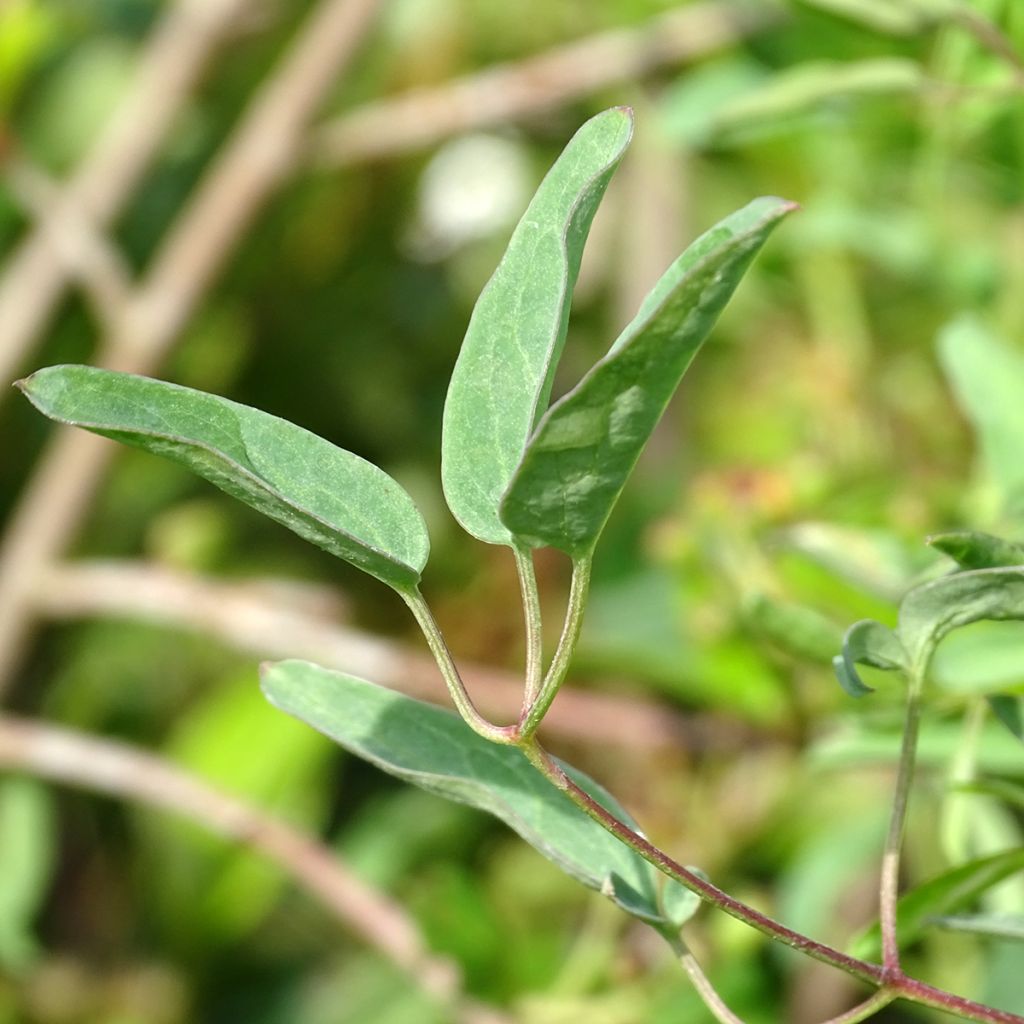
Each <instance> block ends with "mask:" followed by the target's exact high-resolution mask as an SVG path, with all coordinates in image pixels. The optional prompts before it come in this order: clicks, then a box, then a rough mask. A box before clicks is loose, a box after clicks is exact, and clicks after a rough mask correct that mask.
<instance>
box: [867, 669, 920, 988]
mask: <svg viewBox="0 0 1024 1024" xmlns="http://www.w3.org/2000/svg"><path fill="white" fill-rule="evenodd" d="M922 676H923V674H922V673H921V672H915V673H914V674H913V675H912V676H911V677H910V685H909V687H908V693H907V711H906V716H905V719H904V724H903V746H902V749H901V750H900V761H899V767H898V768H897V770H896V792H895V793H894V795H893V800H892V816H891V817H890V819H889V834H888V835H887V836H886V840H885V851H884V853H883V854H882V877H881V882H880V883H879V887H878V903H879V907H878V910H879V922H880V925H881V930H882V964H883V965H884V967H885V969H886V971H889V972H898V971H899V969H900V948H899V938H898V936H897V934H896V903H897V900H898V897H899V886H900V851H901V850H902V848H903V834H904V832H905V831H906V825H907V803H908V800H909V797H910V786H911V783H912V781H913V778H914V762H915V761H916V759H917V737H918V733H919V731H920V725H921V680H922Z"/></svg>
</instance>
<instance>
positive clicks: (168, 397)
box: [18, 366, 430, 590]
mask: <svg viewBox="0 0 1024 1024" xmlns="http://www.w3.org/2000/svg"><path fill="white" fill-rule="evenodd" d="M18 387H20V388H21V390H22V391H24V392H25V394H26V396H27V397H28V399H29V401H31V402H32V404H33V405H35V407H36V408H37V409H39V410H40V412H42V413H44V414H45V415H46V416H49V417H50V418H51V419H54V420H58V421H59V422H61V423H70V424H72V425H74V426H77V427H84V428H85V429H86V430H91V431H92V432H93V433H96V434H102V435H103V436H104V437H112V438H114V439H115V440H117V441H123V442H125V443H126V444H130V445H134V446H135V447H138V448H145V449H146V450H147V451H151V452H155V453H156V454H158V455H163V456H165V457H166V458H169V459H171V460H172V461H173V462H178V463H180V464H181V465H183V466H187V467H188V468H189V469H191V470H192V471H193V472H195V473H198V474H199V476H202V477H205V478H206V479H207V480H209V481H210V482H211V483H213V484H216V486H217V487H219V488H220V489H221V490H222V491H226V492H227V493H228V494H230V495H231V496H232V497H235V498H238V499H239V500H241V501H244V502H245V503H246V504H247V505H251V506H252V507H253V508H255V509H257V510H258V511H260V512H262V513H263V514H264V515H266V516H269V517H270V518H271V519H274V520H276V521H277V522H279V523H281V524H283V525H284V526H287V527H288V528H289V529H290V530H293V531H294V532H295V533H297V534H298V535H299V536H300V537H303V538H304V539H305V540H308V541H311V542H312V543H313V544H316V545H318V546H319V547H322V548H324V549H325V550H326V551H329V552H330V553H331V554H332V555H337V556H338V557H339V558H343V559H345V560H346V561H348V562H351V563H352V564H353V565H356V566H358V567H359V568H360V569H363V570H364V571H365V572H368V573H370V574H371V575H372V576H376V577H377V579H379V580H382V581H383V582H384V583H387V584H389V585H390V586H392V587H395V588H396V589H398V590H410V589H413V588H415V586H416V584H417V583H418V582H419V578H420V573H421V572H422V570H423V566H424V565H425V564H426V561H427V554H428V553H429V550H430V540H429V538H428V536H427V528H426V526H425V525H424V523H423V519H422V517H421V516H420V514H419V512H418V511H417V509H416V506H415V505H414V504H413V502H412V499H411V498H410V497H409V495H408V494H406V492H405V491H404V490H403V489H402V488H401V487H400V486H399V485H398V484H397V483H396V482H395V481H394V480H392V479H391V477H389V476H388V475H387V474H386V473H385V472H384V471H383V470H381V469H378V468H377V467H376V466H374V465H371V464H370V463H369V462H366V461H365V460H364V459H361V458H359V456H357V455H353V454H352V453H351V452H347V451H344V450H342V449H341V448H336V447H335V446H334V445H332V444H331V443H330V442H328V441H325V440H324V439H323V438H321V437H317V435H316V434H311V433H310V432H309V431H308V430H303V429H302V427H298V426H296V425H295V424H294V423H289V422H288V421H287V420H282V419H278V418H277V417H276V416H271V415H269V414H268V413H265V412H260V411H259V410H258V409H250V408H248V407H247V406H244V405H239V404H238V403H237V402H229V401H228V400H227V399H224V398H217V397H216V396H215V395H208V394H205V393H204V392H202V391H193V390H192V389H191V388H183V387H179V386H178V385H176V384H167V383H165V382H164V381H158V380H151V379H150V378H148V377H137V376H135V375H133V374H128V373H114V372H112V371H110V370H98V369H95V368H93V367H90V366H51V367H49V368H48V369H45V370H40V371H38V372H37V373H34V374H32V376H31V377H29V378H27V379H26V380H23V381H19V382H18Z"/></svg>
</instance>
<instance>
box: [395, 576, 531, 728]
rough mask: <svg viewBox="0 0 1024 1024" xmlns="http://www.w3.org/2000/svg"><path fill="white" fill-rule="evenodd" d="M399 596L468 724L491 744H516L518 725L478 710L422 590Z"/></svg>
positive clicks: (407, 591)
mask: <svg viewBox="0 0 1024 1024" xmlns="http://www.w3.org/2000/svg"><path fill="white" fill-rule="evenodd" d="M399 593H400V594H401V595H402V599H403V600H404V601H405V603H406V604H407V605H408V606H409V610H410V611H411V612H412V614H413V616H414V617H415V619H416V622H417V623H418V624H419V627H420V629H421V630H422V631H423V636H424V637H425V638H426V641H427V646H428V647H429V648H430V653H431V654H432V655H433V656H434V660H435V661H436V662H437V667H438V668H439V669H440V670H441V675H442V676H444V681H445V683H446V684H447V686H448V692H449V693H450V694H451V698H452V702H453V703H454V704H455V707H456V708H457V709H458V712H459V714H460V715H461V716H462V717H463V719H464V720H465V722H466V724H467V725H468V726H469V727H470V728H471V729H472V730H473V732H475V733H476V734H477V735H478V736H482V737H483V738H484V739H485V740H490V741H491V742H492V743H501V744H503V745H505V746H509V745H512V744H515V743H516V742H517V741H518V739H519V728H518V727H517V726H515V725H495V724H494V723H493V722H490V721H488V720H487V719H486V718H485V717H484V716H483V715H482V714H480V712H479V711H478V710H477V707H476V705H475V704H474V703H473V699H472V698H471V697H470V695H469V692H468V691H467V690H466V684H465V683H464V682H463V681H462V676H461V675H460V674H459V669H458V666H456V664H455V659H454V658H453V657H452V652H451V651H450V650H449V649H448V644H447V643H446V642H445V639H444V634H443V633H442V632H441V628H440V627H439V626H438V624H437V621H436V620H435V618H434V614H433V612H431V610H430V606H429V605H428V604H427V602H426V600H424V597H423V595H422V594H421V593H420V591H419V588H416V589H415V590H400V591H399Z"/></svg>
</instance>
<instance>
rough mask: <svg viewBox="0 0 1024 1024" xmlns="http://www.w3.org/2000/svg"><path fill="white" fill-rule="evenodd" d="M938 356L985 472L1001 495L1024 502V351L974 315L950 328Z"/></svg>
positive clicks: (940, 346)
mask: <svg viewBox="0 0 1024 1024" xmlns="http://www.w3.org/2000/svg"><path fill="white" fill-rule="evenodd" d="M938 346H939V356H940V358H941V360H942V366H943V368H944V370H945V371H946V376H947V377H948V378H949V380H950V383H951V384H952V386H953V391H954V393H955V394H956V397H957V401H958V402H959V403H960V406H961V407H962V408H963V410H964V412H965V414H966V415H967V417H968V419H970V421H971V423H972V424H973V426H974V429H975V431H976V433H977V435H978V440H979V443H980V445H981V455H982V461H983V463H984V467H985V470H986V475H987V476H988V478H989V479H990V481H991V482H992V483H993V484H995V486H996V487H997V488H998V490H999V492H1000V495H1001V497H1002V499H1003V500H1004V501H1005V502H1007V503H1009V504H1011V505H1015V504H1017V503H1019V502H1020V501H1021V500H1024V459H1021V457H1020V447H1021V438H1022V437H1024V355H1022V354H1021V353H1020V352H1019V351H1018V350H1016V349H1015V348H1014V347H1013V346H1011V345H1010V344H1008V343H1007V342H1006V341H1004V340H1003V339H1002V338H999V337H997V336H996V335H995V334H993V333H992V332H991V331H990V330H988V328H986V327H985V326H984V325H983V324H982V323H981V322H979V321H978V320H975V319H974V318H972V317H961V318H960V319H958V320H955V321H954V322H953V323H951V324H950V325H949V326H947V327H946V328H945V329H944V330H943V331H942V333H941V334H940V335H939V339H938Z"/></svg>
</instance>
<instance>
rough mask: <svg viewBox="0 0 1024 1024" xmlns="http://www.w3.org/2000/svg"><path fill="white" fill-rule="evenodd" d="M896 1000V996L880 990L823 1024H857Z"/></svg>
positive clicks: (884, 989) (883, 989)
mask: <svg viewBox="0 0 1024 1024" xmlns="http://www.w3.org/2000/svg"><path fill="white" fill-rule="evenodd" d="M896 998H897V997H896V995H895V994H894V993H893V992H890V991H889V989H887V988H880V989H879V990H878V991H877V992H875V993H874V994H873V995H870V996H868V998H867V999H865V1000H864V1002H862V1003H858V1004H857V1005H856V1006H854V1007H852V1008H851V1009H849V1010H847V1011H846V1012H845V1013H841V1014H839V1016H838V1017H830V1018H829V1019H828V1020H826V1021H824V1022H823V1024H859V1022H860V1021H862V1020H867V1019H868V1017H873V1016H874V1015H875V1014H876V1013H877V1012H878V1011H879V1010H881V1009H882V1008H883V1007H886V1006H888V1005H889V1004H890V1003H891V1002H894V1001H895V999H896Z"/></svg>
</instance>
